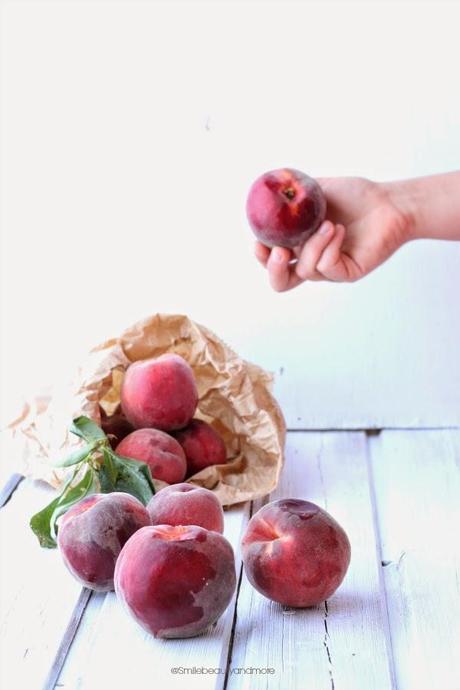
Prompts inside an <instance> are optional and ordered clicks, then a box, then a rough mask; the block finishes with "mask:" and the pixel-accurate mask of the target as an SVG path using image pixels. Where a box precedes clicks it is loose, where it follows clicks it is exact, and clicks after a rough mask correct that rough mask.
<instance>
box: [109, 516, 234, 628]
mask: <svg viewBox="0 0 460 690" xmlns="http://www.w3.org/2000/svg"><path fill="white" fill-rule="evenodd" d="M235 585H236V575H235V558H234V554H233V549H232V547H231V545H230V544H229V542H228V541H227V540H226V539H225V538H224V537H223V536H222V535H221V534H218V533H217V532H211V531H208V530H205V529H203V528H202V527H198V526H196V525H184V526H172V525H155V526H152V527H144V528H143V529H141V530H139V531H138V532H136V534H134V535H133V537H132V538H131V539H130V540H129V541H128V542H127V543H126V544H125V546H124V547H123V550H122V552H121V554H120V556H119V558H118V561H117V565H116V569H115V591H116V593H117V596H118V598H119V600H120V601H121V602H122V604H123V606H124V608H125V609H126V610H127V611H128V613H129V614H130V615H131V616H132V617H133V618H134V619H135V620H136V621H137V622H138V623H139V624H140V625H141V626H142V627H143V628H144V629H145V630H147V631H148V632H149V633H151V634H152V635H154V636H155V637H165V638H173V637H194V636H195V635H200V634H201V633H203V632H205V630H206V629H207V628H208V627H209V625H211V624H212V623H214V622H215V621H216V620H217V619H218V618H219V617H220V615H221V614H222V613H223V612H224V611H225V609H226V608H227V606H228V604H229V603H230V600H231V598H232V596H233V592H234V590H235Z"/></svg>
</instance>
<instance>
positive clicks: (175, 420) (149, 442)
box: [102, 354, 227, 484]
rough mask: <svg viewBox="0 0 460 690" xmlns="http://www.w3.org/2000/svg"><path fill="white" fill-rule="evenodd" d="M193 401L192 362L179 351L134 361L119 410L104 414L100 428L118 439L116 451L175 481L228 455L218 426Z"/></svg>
mask: <svg viewBox="0 0 460 690" xmlns="http://www.w3.org/2000/svg"><path fill="white" fill-rule="evenodd" d="M197 403H198V390H197V386H196V382H195V379H194V376H193V371H192V368H191V367H190V365H189V364H188V363H187V362H186V361H185V360H184V359H183V358H182V357H179V355H175V354H165V355H162V356H160V357H157V358H153V359H146V360H142V361H139V362H134V363H133V364H131V365H130V366H129V367H128V369H127V371H126V375H125V378H124V380H123V385H122V390H121V410H122V414H117V415H113V417H105V415H104V414H103V415H102V428H103V429H104V431H105V432H106V433H107V434H109V435H110V436H111V437H112V438H113V439H115V440H116V441H119V443H118V445H117V446H116V448H115V450H116V453H117V454H118V455H122V456H124V457H127V458H132V459H133V460H139V461H141V462H145V463H146V465H148V467H149V468H150V472H151V474H152V477H153V478H154V479H160V480H162V481H164V482H167V483H168V484H175V483H177V482H182V481H184V479H185V478H187V477H190V476H191V475H193V474H195V473H196V472H199V471H200V470H202V469H204V468H205V467H208V466H210V465H220V464H223V463H225V462H226V460H227V454H226V449H225V444H224V442H223V440H222V438H221V437H220V436H219V434H218V433H217V431H215V429H214V428H213V427H212V426H211V425H210V424H207V423H206V422H204V421H202V420H200V419H194V418H193V416H194V414H195V411H196V407H197Z"/></svg>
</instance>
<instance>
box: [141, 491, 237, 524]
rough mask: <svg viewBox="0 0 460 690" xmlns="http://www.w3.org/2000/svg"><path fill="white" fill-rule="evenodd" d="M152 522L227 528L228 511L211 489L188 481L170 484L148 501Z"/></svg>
mask: <svg viewBox="0 0 460 690" xmlns="http://www.w3.org/2000/svg"><path fill="white" fill-rule="evenodd" d="M147 510H148V511H149V515H150V521H151V523H152V525H198V526H199V527H204V529H209V530H212V531H214V532H220V533H222V532H223V531H224V511H223V510H222V506H221V504H220V502H219V499H218V498H217V496H216V495H215V494H214V493H213V492H212V491H209V489H204V488H201V487H199V486H193V484H188V483H187V482H184V483H183V484H175V485H174V486H166V487H165V488H164V489H161V491H159V492H158V493H157V494H155V496H153V497H152V498H151V499H150V501H149V503H148V504H147Z"/></svg>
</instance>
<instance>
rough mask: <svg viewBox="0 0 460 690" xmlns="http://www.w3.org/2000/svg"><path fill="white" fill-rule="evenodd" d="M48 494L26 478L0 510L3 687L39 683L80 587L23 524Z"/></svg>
mask: <svg viewBox="0 0 460 690" xmlns="http://www.w3.org/2000/svg"><path fill="white" fill-rule="evenodd" d="M53 495H54V492H53V491H52V490H50V488H49V487H45V486H44V485H40V484H37V483H36V482H33V481H31V480H28V479H26V480H24V481H23V482H22V483H21V484H20V485H19V486H18V488H17V489H16V491H15V492H14V494H13V496H12V498H11V499H10V501H9V502H8V503H7V504H6V505H5V506H4V507H3V508H2V510H1V511H0V562H1V564H2V568H1V569H0V657H1V661H0V687H2V688H8V690H30V689H32V688H41V687H42V685H43V683H44V682H45V679H46V677H47V675H48V673H49V670H50V668H51V666H52V663H53V660H54V659H55V657H56V653H57V651H58V649H59V647H60V644H61V641H62V638H63V635H64V633H65V630H66V628H67V625H68V622H69V619H70V618H71V616H72V613H73V611H74V607H75V605H76V603H77V601H78V599H79V596H80V592H81V587H80V586H79V585H78V583H77V582H75V580H74V579H73V578H72V577H71V575H70V574H69V573H68V571H67V570H66V568H65V567H64V565H63V564H62V562H61V559H60V557H59V554H58V552H57V551H56V550H49V549H41V548H40V546H39V545H38V541H37V539H36V537H35V535H34V534H33V533H32V531H31V530H30V528H29V524H28V523H29V519H30V517H31V515H32V514H33V513H34V512H36V511H37V510H39V509H40V508H42V507H43V506H44V505H46V503H47V502H48V501H50V500H51V498H52V496H53Z"/></svg>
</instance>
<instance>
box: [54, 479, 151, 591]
mask: <svg viewBox="0 0 460 690" xmlns="http://www.w3.org/2000/svg"><path fill="white" fill-rule="evenodd" d="M147 525H150V517H149V514H148V512H147V509H146V508H145V507H144V506H143V505H142V503H141V502H140V501H138V499H137V498H135V497H134V496H131V495H130V494H125V493H121V492H113V493H110V494H93V495H91V496H87V497H86V498H83V499H82V500H81V501H79V502H78V503H76V504H75V505H74V506H72V508H70V510H68V511H67V513H66V514H65V515H64V517H63V518H61V521H60V523H59V529H58V537H57V543H58V547H59V551H60V553H61V556H62V559H63V561H64V563H65V565H66V566H67V568H68V569H69V570H70V572H71V573H72V575H73V576H74V577H75V578H76V579H77V580H78V581H79V582H80V583H81V584H82V585H84V586H85V587H89V588H90V589H94V590H96V591H100V592H105V591H109V590H111V589H113V574H114V571H115V562H116V560H117V558H118V556H119V554H120V551H121V549H122V547H123V546H124V544H125V543H126V542H127V541H128V539H129V538H130V537H131V536H132V535H133V534H134V532H136V531H137V530H138V529H141V527H146V526H147Z"/></svg>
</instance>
